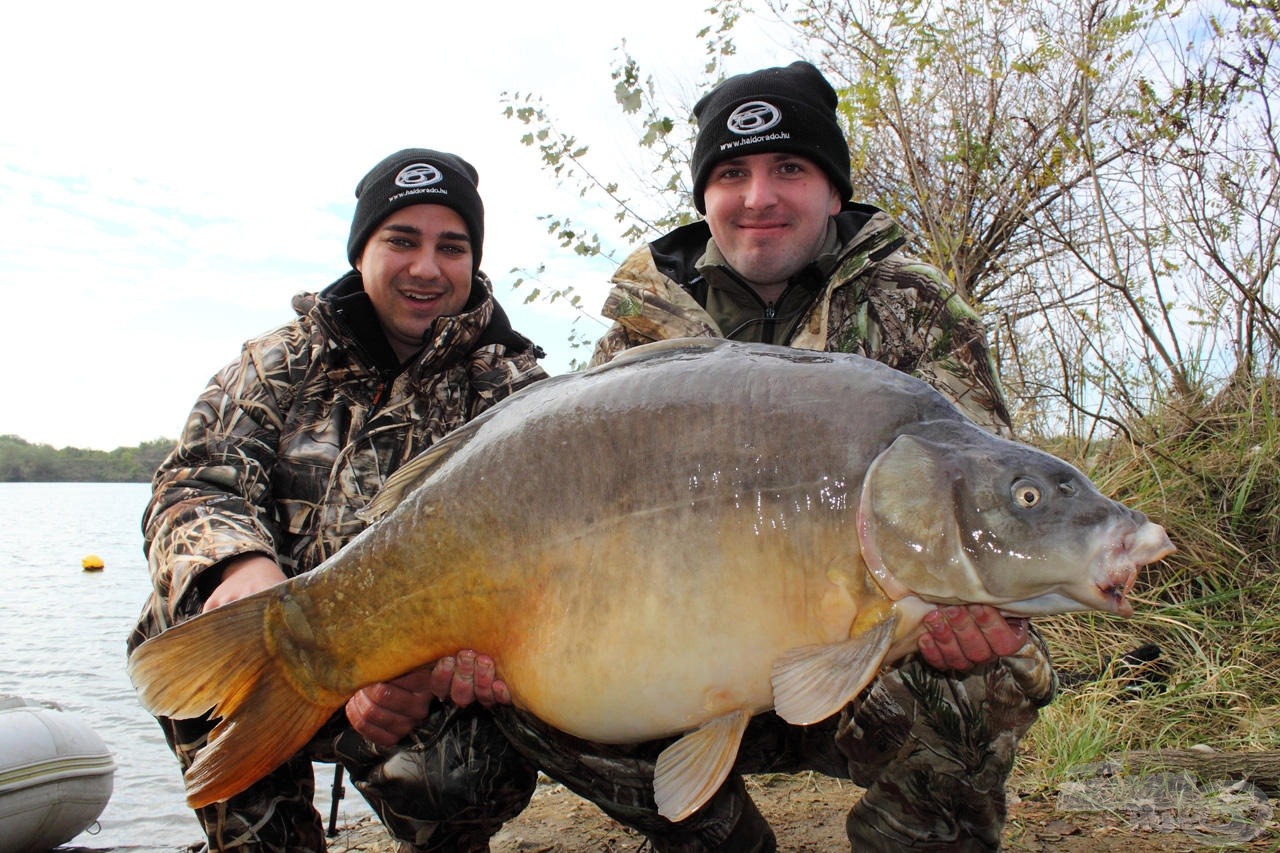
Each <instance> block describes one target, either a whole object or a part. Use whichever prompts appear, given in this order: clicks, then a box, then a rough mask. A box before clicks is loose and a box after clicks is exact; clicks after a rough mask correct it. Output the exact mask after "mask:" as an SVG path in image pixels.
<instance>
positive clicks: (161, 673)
mask: <svg viewBox="0 0 1280 853" xmlns="http://www.w3.org/2000/svg"><path fill="white" fill-rule="evenodd" d="M273 600H274V598H273V597H272V596H270V595H262V594H259V595H253V596H249V597H248V598H242V599H240V600H238V601H233V602H231V603H230V604H226V605H224V606H222V607H219V608H217V609H216V610H211V611H209V612H208V613H205V614H202V615H200V616H197V617H196V618H194V619H191V620H190V621H187V622H184V623H182V624H181V625H175V626H174V627H172V628H169V629H167V630H166V631H164V632H163V633H161V634H160V635H158V636H156V637H153V638H151V639H150V640H148V641H146V642H145V643H143V644H142V645H141V646H139V647H138V648H137V649H136V650H135V651H134V653H133V655H132V656H131V657H130V659H129V666H128V669H129V677H130V678H131V679H132V680H133V684H134V687H135V689H136V690H137V691H138V698H139V700H140V701H141V702H142V705H143V707H145V708H146V709H147V710H148V711H150V712H151V713H152V714H155V715H156V716H160V717H173V718H176V719H188V718H192V717H199V716H201V715H202V714H204V713H205V712H207V711H212V715H213V716H215V717H220V718H221V722H219V723H218V725H217V726H215V727H214V729H213V731H211V732H210V733H209V740H208V743H207V744H206V745H205V746H204V747H203V748H202V749H201V750H200V751H199V753H198V754H197V756H196V760H195V762H194V763H193V764H192V765H191V767H189V768H188V769H187V773H186V782H187V803H188V804H189V805H190V806H191V807H193V808H199V807H201V806H205V805H208V804H209V803H213V802H217V801H219V800H225V799H227V798H228V797H231V796H233V795H235V794H238V793H240V792H241V791H243V790H244V789H245V788H248V787H249V786H250V785H252V784H253V783H254V782H256V781H257V780H258V779H261V778H262V777H263V776H265V775H267V774H268V773H270V772H271V771H272V770H274V769H275V768H276V767H278V766H280V765H281V764H283V763H284V762H285V761H287V760H288V759H289V758H290V757H292V756H293V755H294V754H295V753H296V752H298V750H300V749H301V748H302V747H303V746H305V745H306V743H307V741H309V740H310V739H311V737H312V735H314V734H315V732H316V731H317V730H318V729H319V728H320V726H322V725H323V724H324V722H325V721H326V720H327V719H328V718H329V717H330V716H331V715H332V714H333V712H334V711H335V710H336V709H337V707H338V706H339V705H340V704H341V703H340V702H339V703H338V704H337V705H335V704H333V703H332V702H331V701H330V702H317V701H316V699H315V697H314V696H309V695H306V694H305V693H304V692H303V691H300V690H299V689H298V688H297V687H296V686H295V683H296V674H294V673H291V672H288V671H287V666H288V663H287V661H284V660H281V659H280V658H279V657H277V656H276V655H274V654H272V651H271V649H270V648H269V647H268V645H267V640H266V634H265V632H264V627H263V626H264V619H265V616H266V609H267V606H268V605H269V604H270V603H271V601H273Z"/></svg>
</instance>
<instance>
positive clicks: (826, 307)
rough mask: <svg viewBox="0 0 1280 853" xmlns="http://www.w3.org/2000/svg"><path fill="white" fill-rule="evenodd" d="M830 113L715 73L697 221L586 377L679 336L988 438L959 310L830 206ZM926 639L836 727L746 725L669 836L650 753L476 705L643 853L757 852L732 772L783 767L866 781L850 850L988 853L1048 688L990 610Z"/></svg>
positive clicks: (843, 201)
mask: <svg viewBox="0 0 1280 853" xmlns="http://www.w3.org/2000/svg"><path fill="white" fill-rule="evenodd" d="M837 106H838V103H837V98H836V92H835V90H834V89H833V88H832V87H831V85H830V84H829V83H828V82H827V81H826V79H824V78H823V76H822V74H821V73H820V72H819V71H818V69H817V68H815V67H814V66H813V65H811V64H809V63H807V62H794V63H792V64H790V65H787V66H785V67H780V68H765V69H762V70H759V71H755V72H751V73H748V74H742V75H739V76H736V77H731V78H729V79H728V80H726V81H724V82H723V83H722V84H721V85H719V86H718V87H716V88H715V89H714V90H713V91H711V92H710V93H708V94H707V95H706V96H705V97H704V98H702V99H701V100H700V101H698V103H697V105H696V106H695V107H694V115H695V117H696V118H697V122H698V137H697V141H696V143H695V146H694V152H693V159H692V163H691V167H692V175H693V203H694V206H695V207H696V208H697V209H698V211H699V212H700V213H702V214H704V219H703V220H702V221H699V222H695V223H693V224H690V225H686V226H683V227H681V228H677V229H676V230H674V231H672V232H671V233H669V234H666V235H665V236H663V237H660V238H659V239H657V240H654V241H653V242H652V243H649V244H648V245H645V246H643V247H641V248H640V249H639V250H637V251H636V252H635V253H633V254H632V255H631V257H629V258H628V259H627V260H626V261H625V262H623V264H622V266H621V267H619V269H618V271H617V272H616V273H615V274H614V277H613V281H612V284H613V289H612V291H611V293H610V294H609V297H608V299H607V300H606V302H605V306H604V311H603V313H604V314H605V316H607V317H609V318H610V319H612V320H613V325H612V327H611V328H610V329H609V330H608V331H607V332H606V333H605V335H604V336H603V337H602V338H601V339H600V340H599V342H598V343H597V346H596V352H595V356H594V357H593V363H594V364H599V363H603V362H605V361H608V360H610V359H611V358H613V357H614V356H615V355H617V354H618V353H620V352H622V351H623V350H626V349H628V348H630V347H634V346H639V345H641V344H645V343H649V342H652V341H656V340H662V339H667V338H676V337H686V336H699V335H700V336H709V337H722V338H730V339H734V340H742V341H757V342H763V343H774V344H785V345H788V346H792V347H797V348H801V349H810V350H827V351H838V352H856V353H859V354H861V355H863V356H866V357H869V358H873V359H876V360H878V361H882V362H884V363H886V364H889V365H891V366H892V367H894V368H897V369H898V370H902V371H904V372H906V373H910V374H912V375H914V376H917V377H919V378H921V379H924V380H925V381H927V382H929V383H930V384H932V385H933V386H934V387H935V388H937V389H938V390H939V391H940V392H941V393H942V394H943V395H945V396H946V397H947V398H948V399H950V400H952V401H953V402H955V403H956V405H957V406H959V408H960V409H961V410H962V411H964V412H965V413H966V414H967V415H968V416H969V417H970V418H971V419H973V420H974V421H975V422H976V423H978V424H980V425H982V426H984V427H986V428H988V429H990V430H991V431H993V432H996V433H1001V434H1005V435H1008V434H1009V433H1010V424H1009V415H1008V410H1007V408H1006V405H1005V401H1004V395H1003V391H1002V390H1001V387H1000V382H999V380H998V378H997V376H996V372H995V368H994V365H993V362H992V359H991V356H990V354H989V352H988V348H987V344H986V337H985V332H984V330H983V327H982V323H981V321H980V320H979V318H978V316H977V314H976V313H974V311H973V310H972V309H971V308H969V307H968V306H967V305H965V304H964V302H963V301H962V300H961V299H960V297H959V296H958V295H957V294H956V293H955V292H954V291H953V290H952V289H951V287H950V286H949V285H948V283H947V281H946V278H945V276H943V274H942V273H941V272H940V271H938V270H937V269H935V268H933V267H931V266H928V265H926V264H924V263H921V262H919V261H917V260H913V259H911V258H909V257H908V256H907V255H906V254H905V253H904V252H903V251H902V246H903V245H904V244H905V242H906V239H907V235H906V234H905V233H904V231H903V229H902V228H901V226H900V225H898V223H896V222H894V221H893V220H892V219H891V218H890V217H889V216H887V215H886V214H885V213H883V212H882V211H880V210H878V209H876V208H874V207H871V206H870V205H865V204H857V203H853V202H851V201H850V200H849V197H850V195H851V189H850V175H849V151H848V147H847V144H846V142H845V135H844V131H843V130H842V128H841V127H840V123H839V120H838V117H837V113H836V110H837ZM865 404H866V405H868V406H874V405H875V401H874V400H867V401H865ZM673 428H674V429H673V433H672V435H673V441H679V429H678V426H677V425H673ZM793 439H794V441H795V442H796V444H797V446H800V445H802V444H803V442H804V440H805V439H804V436H800V435H797V436H794V437H793ZM926 625H927V626H928V627H929V630H930V633H928V634H926V635H924V636H923V637H922V638H921V639H920V641H919V647H918V651H919V654H918V655H917V656H915V657H914V658H911V659H909V660H908V661H907V662H906V663H905V664H904V665H902V666H901V667H899V668H897V669H895V670H892V671H890V672H888V673H886V674H884V675H883V676H882V677H880V678H879V679H877V680H876V681H875V682H873V683H872V685H871V686H869V687H868V688H867V689H866V690H865V691H864V693H863V694H862V696H861V697H860V698H859V701H858V702H855V703H853V704H851V705H849V706H848V707H847V708H845V709H844V711H843V712H841V713H840V714H837V715H835V716H834V717H832V718H830V719H828V720H825V721H823V722H820V723H817V724H815V725H813V726H806V727H797V726H790V725H788V724H786V723H785V722H784V721H783V720H782V719H781V718H779V717H778V716H777V715H776V714H773V713H766V714H761V715H758V716H756V717H755V718H754V719H753V720H752V721H751V723H750V724H749V726H748V728H747V731H746V734H745V736H744V738H743V741H742V745H741V748H740V751H739V753H738V758H737V762H736V764H735V765H734V770H735V772H734V773H732V774H730V776H729V778H728V780H727V781H726V782H725V783H724V785H723V786H722V787H721V789H720V790H719V791H718V792H717V793H716V794H715V795H713V797H712V798H711V800H710V801H709V802H708V803H707V804H706V805H705V806H703V807H702V808H701V809H700V810H699V811H698V812H696V813H694V814H693V815H691V816H690V817H688V818H686V819H685V820H682V821H680V822H679V823H672V822H670V821H668V820H666V819H665V818H663V817H662V816H661V815H659V814H658V813H657V809H656V806H655V805H654V801H653V790H652V780H653V772H654V762H655V760H656V757H657V755H658V754H659V753H660V752H661V750H662V749H663V748H665V747H666V746H667V745H668V744H669V743H670V742H671V741H670V740H663V741H658V742H655V743H646V744H635V745H630V746H624V747H618V746H606V745H602V744H593V743H586V742H584V741H580V740H576V739H573V738H570V737H568V736H566V735H564V734H562V733H559V732H555V731H552V730H550V729H548V728H547V727H546V726H544V725H542V724H541V723H540V722H539V721H537V720H535V719H532V718H530V717H529V716H528V715H526V714H523V713H521V712H519V711H518V710H515V709H512V708H509V707H505V706H499V707H497V708H495V711H494V713H495V715H496V717H497V719H498V720H499V721H500V723H501V724H502V727H503V729H504V730H505V731H506V732H507V734H508V736H509V737H510V738H511V740H512V742H513V743H514V744H515V745H516V746H517V748H518V749H520V750H521V752H523V753H524V754H525V755H527V756H529V757H530V758H531V760H533V761H534V762H535V763H536V764H537V765H538V767H539V768H540V769H542V770H543V771H544V772H546V773H548V774H549V775H551V776H552V777H554V778H555V779H557V780H558V781H560V782H562V783H564V784H565V785H567V786H568V787H569V788H571V789H572V790H574V791H576V792H577V793H578V794H580V795H582V796H584V797H586V798H587V799H589V800H591V801H593V802H594V803H596V804H597V805H598V806H600V808H601V809H603V810H604V811H605V812H607V813H608V814H610V815H612V816H613V817H614V818H616V819H617V820H619V821H621V822H622V823H624V824H626V825H628V826H631V827H634V828H635V829H637V830H638V831H640V832H641V833H643V834H644V835H645V836H646V837H647V838H648V840H649V842H650V843H651V845H652V847H653V849H654V850H655V851H680V853H693V851H711V850H715V851H724V852H725V853H768V851H772V850H775V849H777V843H778V842H777V839H776V838H775V837H774V833H773V831H772V829H771V828H770V827H769V825H768V823H767V822H766V820H765V818H764V817H763V816H762V815H761V813H760V812H759V810H757V808H756V806H755V804H754V803H752V801H751V798H750V797H749V796H748V794H747V789H746V786H745V785H744V783H743V779H742V776H741V775H740V774H742V773H765V772H797V771H802V770H816V771H819V772H822V773H825V774H828V775H832V776H836V777H842V778H848V779H852V780H853V781H854V782H856V783H857V784H859V785H861V786H863V787H865V788H867V791H866V793H865V795H864V796H863V797H862V798H861V799H860V800H859V801H858V802H857V803H856V804H855V805H854V807H853V809H852V810H851V811H850V813H849V816H848V820H847V823H846V828H847V831H848V835H849V838H850V840H851V841H852V842H853V847H854V849H855V850H878V851H904V850H931V851H936V850H949V851H950V850H962V851H971V850H974V851H976V850H983V851H985V850H995V849H997V848H998V847H999V846H1000V841H1001V833H1002V830H1003V826H1004V820H1005V814H1006V809H1005V797H1004V784H1005V780H1006V778H1007V775H1008V773H1009V771H1010V769H1011V768H1012V765H1013V760H1014V755H1015V752H1016V749H1017V744H1018V739H1019V738H1020V737H1021V736H1022V734H1023V733H1024V732H1025V731H1026V730H1027V728H1028V727H1029V726H1030V725H1031V723H1032V722H1033V721H1034V720H1035V718H1036V716H1037V713H1038V709H1039V708H1040V707H1041V706H1042V705H1044V704H1045V703H1047V702H1048V701H1049V700H1050V699H1051V698H1052V696H1053V693H1054V691H1055V689H1056V678H1055V676H1054V673H1053V669H1052V667H1051V665H1050V663H1049V658H1048V654H1047V651H1046V650H1045V648H1044V644H1043V642H1042V641H1041V640H1040V638H1039V636H1038V635H1037V634H1036V633H1035V632H1034V631H1033V630H1031V628H1030V626H1029V625H1027V624H1026V623H1025V621H1022V620H1005V619H1004V618H1003V617H1001V616H1000V614H999V613H998V612H996V611H995V610H994V609H993V608H990V607H948V608H945V609H943V610H939V611H936V612H934V613H932V614H930V615H929V616H928V617H927V618H926ZM784 841H785V839H784Z"/></svg>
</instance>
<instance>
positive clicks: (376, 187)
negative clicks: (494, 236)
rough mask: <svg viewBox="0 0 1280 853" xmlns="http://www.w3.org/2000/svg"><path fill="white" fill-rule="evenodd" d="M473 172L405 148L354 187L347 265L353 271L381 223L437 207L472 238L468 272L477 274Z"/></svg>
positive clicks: (479, 214) (480, 217) (449, 158)
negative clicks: (417, 207) (410, 210)
mask: <svg viewBox="0 0 1280 853" xmlns="http://www.w3.org/2000/svg"><path fill="white" fill-rule="evenodd" d="M479 183H480V176H479V174H477V172H476V170H475V167H474V166H472V165H471V164H470V163H468V162H467V161H466V160H463V159H462V158H461V157H459V156H457V155H456V154H445V153H443V152H441V151H432V150H430V149H427V148H406V149H404V150H403V151H397V152H396V153H395V154H392V155H391V156H390V157H387V158H386V159H385V160H383V161H382V162H381V163H379V164H378V165H376V166H374V167H373V168H372V169H370V170H369V173H368V174H367V175H365V176H364V177H363V178H361V179H360V183H358V184H356V214H355V216H354V217H353V218H352V220H351V237H350V238H349V239H348V240H347V259H348V260H350V261H351V265H352V266H353V267H354V266H355V265H356V261H358V260H360V255H361V254H363V253H364V245H365V243H366V242H367V241H368V240H369V235H371V234H372V233H373V232H374V230H375V229H376V228H377V227H378V226H379V225H380V224H382V221H383V220H384V219H386V218H387V217H388V216H390V215H391V214H393V213H395V212H396V211H397V210H399V209H400V208H402V207H409V206H410V205H413V204H442V205H444V206H445V207H450V208H453V210H455V211H456V212H457V214H458V215H459V216H461V217H462V221H463V222H465V223H466V225H467V236H468V237H470V238H471V261H472V264H471V269H472V271H473V272H474V271H476V270H479V269H480V255H481V251H482V250H483V249H484V203H483V202H481V201H480V193H479V192H478V191H477V190H476V186H477V185H478V184H479Z"/></svg>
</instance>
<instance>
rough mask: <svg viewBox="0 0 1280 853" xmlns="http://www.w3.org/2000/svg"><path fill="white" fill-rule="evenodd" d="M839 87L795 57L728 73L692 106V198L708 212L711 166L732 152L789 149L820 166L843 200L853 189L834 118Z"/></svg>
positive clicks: (846, 152) (733, 154)
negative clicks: (695, 125) (694, 124)
mask: <svg viewBox="0 0 1280 853" xmlns="http://www.w3.org/2000/svg"><path fill="white" fill-rule="evenodd" d="M836 103H837V100H836V91H835V89H833V88H831V84H830V83H828V82H827V80H826V78H825V77H823V76H822V72H820V71H819V70H818V69H817V68H815V67H814V66H812V65H811V64H809V63H808V62H793V63H791V64H790V65H788V66H787V67H786V68H764V69H761V70H760V71H753V72H751V73H749V74H739V75H737V76H735V77H730V78H729V79H728V80H725V81H724V82H723V83H721V84H720V85H719V86H717V87H716V88H714V89H712V90H711V91H710V92H708V93H707V94H706V95H704V96H703V98H702V100H700V101H698V103H697V104H696V105H695V106H694V108H693V115H694V118H696V119H697V121H698V139H697V141H696V142H695V143H694V146H693V162H692V163H691V164H690V165H691V167H692V169H693V203H694V205H695V206H696V207H697V208H698V212H699V213H706V204H705V202H704V200H703V190H705V189H706V186H707V178H708V177H709V175H710V173H711V167H712V166H714V165H715V164H716V163H718V162H720V161H721V160H727V159H729V158H730V157H745V156H748V155H750V154H766V153H772V152H777V151H780V152H786V153H789V154H799V155H801V156H802V157H807V158H809V159H810V160H812V161H813V162H814V163H816V164H817V165H818V167H819V168H821V169H822V171H823V172H825V173H826V175H827V177H828V178H829V179H830V180H831V183H832V184H833V185H834V186H835V188H836V190H837V191H838V192H839V193H840V200H841V201H847V200H848V198H849V196H850V195H852V194H853V187H852V186H851V184H850V182H849V144H848V143H847V142H846V141H845V138H844V131H842V130H841V129H840V124H839V122H837V121H836Z"/></svg>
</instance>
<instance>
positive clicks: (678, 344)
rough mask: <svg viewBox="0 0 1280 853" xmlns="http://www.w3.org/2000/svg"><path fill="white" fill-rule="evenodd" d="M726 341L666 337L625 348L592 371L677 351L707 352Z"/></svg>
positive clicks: (659, 356) (608, 368) (601, 370)
mask: <svg viewBox="0 0 1280 853" xmlns="http://www.w3.org/2000/svg"><path fill="white" fill-rule="evenodd" d="M724 343H725V342H724V340H723V339H721V338H664V339H663V340H660V341H651V342H650V343H647V344H641V345H640V346H638V347H631V348H630V349H626V350H623V351H622V352H620V353H618V354H617V355H615V356H614V357H613V359H612V360H610V361H607V362H605V363H604V364H602V365H599V366H597V367H594V368H592V370H591V372H592V373H602V372H604V371H606V370H612V369H613V368H615V367H621V366H622V365H624V364H634V363H636V362H640V361H649V360H651V359H655V358H662V357H664V356H667V355H669V354H671V353H675V352H686V353H698V352H705V351H707V350H713V349H717V348H718V347H722V346H724Z"/></svg>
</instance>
